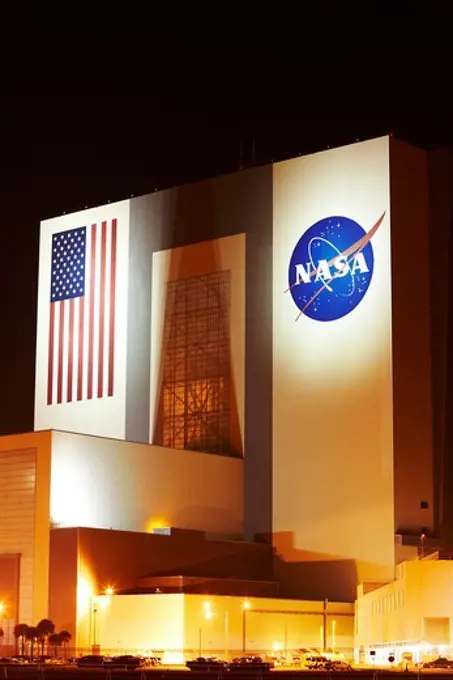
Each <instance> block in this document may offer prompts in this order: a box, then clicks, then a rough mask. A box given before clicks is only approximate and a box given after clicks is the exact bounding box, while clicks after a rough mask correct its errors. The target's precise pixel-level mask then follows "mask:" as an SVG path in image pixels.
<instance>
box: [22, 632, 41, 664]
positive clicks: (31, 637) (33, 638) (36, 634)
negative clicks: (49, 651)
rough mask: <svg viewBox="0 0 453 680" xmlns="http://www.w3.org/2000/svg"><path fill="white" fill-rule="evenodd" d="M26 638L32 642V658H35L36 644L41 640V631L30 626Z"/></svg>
mask: <svg viewBox="0 0 453 680" xmlns="http://www.w3.org/2000/svg"><path fill="white" fill-rule="evenodd" d="M25 637H26V639H27V640H28V641H29V642H30V657H31V658H33V656H34V649H35V642H36V640H39V631H38V629H37V628H36V626H28V627H27V632H26V634H25Z"/></svg>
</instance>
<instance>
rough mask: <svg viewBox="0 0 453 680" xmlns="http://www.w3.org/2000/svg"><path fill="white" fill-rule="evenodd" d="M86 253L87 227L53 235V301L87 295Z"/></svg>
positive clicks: (51, 292) (51, 298) (51, 297)
mask: <svg viewBox="0 0 453 680" xmlns="http://www.w3.org/2000/svg"><path fill="white" fill-rule="evenodd" d="M85 255H86V227H79V228H78V229H70V230H69V231H62V232H60V233H58V234H54V235H53V237H52V275H51V284H50V301H51V302H61V301H63V300H70V299H71V298H77V297H82V296H83V295H85V273H86V272H85V269H86V267H85Z"/></svg>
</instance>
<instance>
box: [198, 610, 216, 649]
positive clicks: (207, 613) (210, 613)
mask: <svg viewBox="0 0 453 680" xmlns="http://www.w3.org/2000/svg"><path fill="white" fill-rule="evenodd" d="M203 609H204V612H203V615H204V618H205V619H206V621H212V619H213V617H214V612H213V611H212V603H211V602H209V600H206V602H203ZM202 637H203V628H202V627H201V626H200V628H199V629H198V656H200V657H201V652H202V646H203V645H202Z"/></svg>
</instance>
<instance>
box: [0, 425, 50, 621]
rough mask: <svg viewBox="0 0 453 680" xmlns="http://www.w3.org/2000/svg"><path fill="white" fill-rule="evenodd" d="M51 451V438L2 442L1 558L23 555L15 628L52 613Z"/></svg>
mask: <svg viewBox="0 0 453 680" xmlns="http://www.w3.org/2000/svg"><path fill="white" fill-rule="evenodd" d="M50 447H51V435H50V432H41V433H33V434H24V435H12V436H8V437H0V554H3V555H9V554H20V578H19V592H18V594H17V598H18V615H17V619H18V620H16V621H15V623H17V622H21V623H28V624H30V625H31V624H33V623H35V624H36V623H37V622H38V621H39V620H40V619H42V618H44V617H46V616H47V612H48V596H49V514H50V513H49V499H50ZM0 588H1V583H0ZM0 599H2V598H1V595H0ZM5 604H6V608H5V611H6V616H7V614H8V602H6V603H5ZM12 604H13V603H11V605H12ZM12 609H14V607H12ZM6 616H5V618H6ZM11 618H12V617H11ZM11 623H12V622H11Z"/></svg>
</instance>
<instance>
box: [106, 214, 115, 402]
mask: <svg viewBox="0 0 453 680" xmlns="http://www.w3.org/2000/svg"><path fill="white" fill-rule="evenodd" d="M115 286H116V220H112V245H111V252H110V321H109V380H108V396H109V397H112V396H113V375H114V373H113V369H114V365H115Z"/></svg>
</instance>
